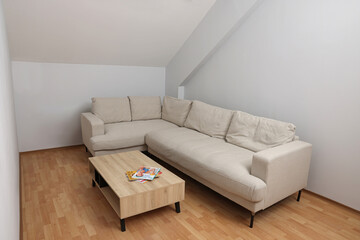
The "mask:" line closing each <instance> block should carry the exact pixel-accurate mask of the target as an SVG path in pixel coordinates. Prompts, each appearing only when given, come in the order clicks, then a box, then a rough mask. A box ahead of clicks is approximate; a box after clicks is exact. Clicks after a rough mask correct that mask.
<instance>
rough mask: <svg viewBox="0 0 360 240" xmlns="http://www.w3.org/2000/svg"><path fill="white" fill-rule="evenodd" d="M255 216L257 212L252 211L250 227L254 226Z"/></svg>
mask: <svg viewBox="0 0 360 240" xmlns="http://www.w3.org/2000/svg"><path fill="white" fill-rule="evenodd" d="M254 217H255V213H253V212H252V213H251V219H250V228H253V225H254Z"/></svg>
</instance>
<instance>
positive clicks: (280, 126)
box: [226, 111, 295, 152]
mask: <svg viewBox="0 0 360 240" xmlns="http://www.w3.org/2000/svg"><path fill="white" fill-rule="evenodd" d="M294 137H295V126H294V125H293V124H291V123H286V122H281V121H277V120H273V119H269V118H262V117H257V116H254V115H251V114H248V113H245V112H240V111H238V112H236V113H235V114H234V116H233V118H232V120H231V123H230V127H229V131H228V133H227V135H226V141H228V142H229V143H232V144H235V145H237V146H240V147H243V148H246V149H249V150H251V151H254V152H258V151H261V150H265V149H267V148H271V147H275V146H279V145H282V144H284V143H287V142H291V141H293V139H294Z"/></svg>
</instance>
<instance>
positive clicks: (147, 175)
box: [125, 167, 162, 183]
mask: <svg viewBox="0 0 360 240" xmlns="http://www.w3.org/2000/svg"><path fill="white" fill-rule="evenodd" d="M161 173H162V172H160V168H156V167H140V168H139V169H138V170H137V171H127V172H126V173H125V175H126V177H127V179H128V180H129V181H131V182H132V181H138V182H141V183H146V182H148V181H152V180H154V179H155V178H156V177H159V176H160V175H161Z"/></svg>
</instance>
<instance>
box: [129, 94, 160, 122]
mask: <svg viewBox="0 0 360 240" xmlns="http://www.w3.org/2000/svg"><path fill="white" fill-rule="evenodd" d="M129 99H130V108H131V118H132V120H133V121H135V120H149V119H159V118H161V98H160V97H137V96H131V97H130V96H129Z"/></svg>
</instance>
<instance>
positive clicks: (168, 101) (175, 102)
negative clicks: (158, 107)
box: [161, 96, 191, 127]
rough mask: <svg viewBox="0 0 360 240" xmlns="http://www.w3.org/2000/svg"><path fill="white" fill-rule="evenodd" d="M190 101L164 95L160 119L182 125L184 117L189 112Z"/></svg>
mask: <svg viewBox="0 0 360 240" xmlns="http://www.w3.org/2000/svg"><path fill="white" fill-rule="evenodd" d="M190 107H191V101H189V100H182V99H178V98H173V97H168V96H165V97H164V101H163V107H162V115H161V117H162V119H164V120H166V121H169V122H172V123H174V124H176V125H178V126H180V127H183V126H184V122H185V119H186V117H187V115H188V114H189V110H190Z"/></svg>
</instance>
